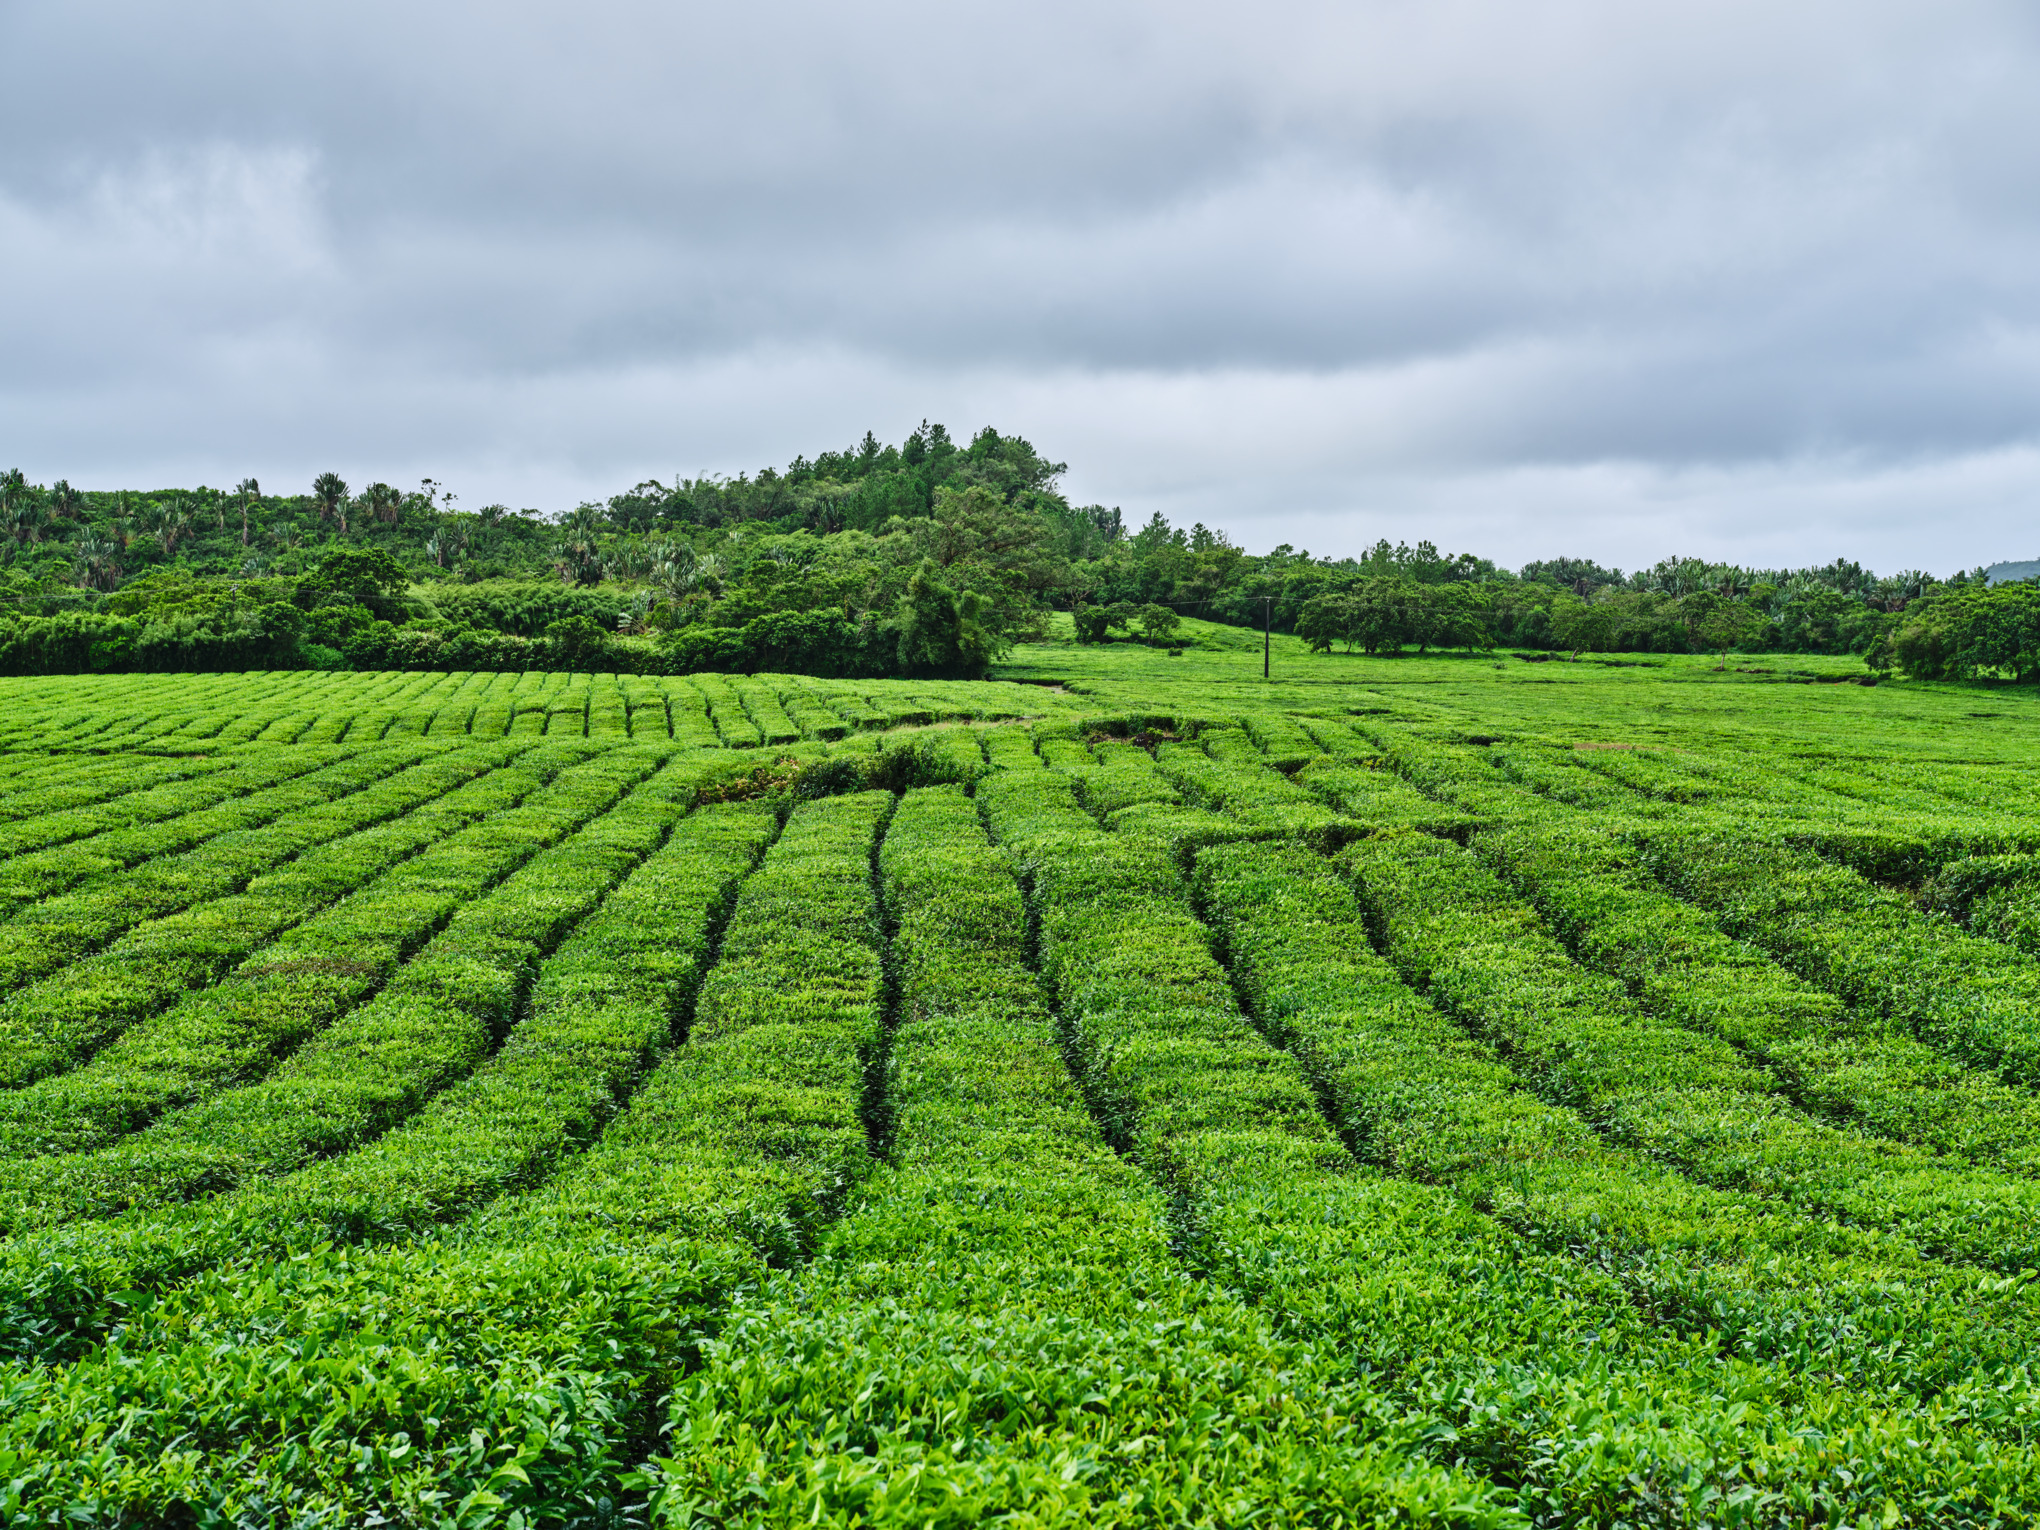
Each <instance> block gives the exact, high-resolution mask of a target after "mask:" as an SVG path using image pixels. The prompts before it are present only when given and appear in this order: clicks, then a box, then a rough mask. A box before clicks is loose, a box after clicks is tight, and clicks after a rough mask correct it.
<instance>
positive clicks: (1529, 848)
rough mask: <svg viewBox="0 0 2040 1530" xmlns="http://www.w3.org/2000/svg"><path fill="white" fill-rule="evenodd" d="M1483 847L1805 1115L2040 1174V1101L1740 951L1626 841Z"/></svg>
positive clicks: (1677, 1014) (1518, 833)
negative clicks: (1766, 1076) (1759, 1070)
mask: <svg viewBox="0 0 2040 1530" xmlns="http://www.w3.org/2000/svg"><path fill="white" fill-rule="evenodd" d="M1474 846H1475V848H1476V849H1477V850H1478V851H1479V852H1480V854H1481V855H1482V857H1483V858H1484V859H1486V860H1487V861H1489V862H1490V863H1491V864H1492V865H1494V866H1495V868H1496V869H1497V870H1498V871H1500V872H1501V874H1502V875H1503V876H1504V877H1505V878H1507V879H1508V881H1509V882H1510V883H1511V884H1512V885H1513V886H1514V887H1515V888H1516V889H1517V890H1518V891H1519V892H1521V893H1522V894H1523V895H1524V896H1525V897H1527V898H1528V899H1529V900H1530V901H1531V902H1532V903H1533V904H1534V905H1535V906H1536V908H1537V910H1538V912H1539V913H1541V914H1542V915H1543V916H1544V918H1545V920H1546V921H1547V922H1548V924H1549V925H1550V927H1551V929H1552V931H1553V933H1554V934H1556V935H1557V936H1558V938H1559V939H1560V940H1561V941H1563V942H1564V944H1565V946H1566V949H1567V950H1568V951H1570V952H1571V953H1572V954H1573V955H1574V956H1575V957H1576V958H1577V959H1578V960H1580V961H1581V962H1583V963H1585V964H1586V965H1587V966H1589V967H1591V968H1594V969H1595V970H1597V971H1600V972H1604V973H1607V974H1608V975H1609V976H1611V977H1614V978H1617V979H1619V980H1621V982H1622V983H1623V984H1624V985H1625V986H1626V987H1627V988H1628V989H1629V991H1630V993H1631V994H1633V995H1634V996H1635V997H1636V998H1637V999H1638V1000H1639V1001H1640V1002H1641V1003H1642V1004H1643V1005H1644V1007H1645V1008H1647V1009H1649V1010H1650V1011H1651V1012H1652V1013H1654V1014H1657V1015H1661V1016H1663V1017H1664V1018H1666V1019H1669V1020H1672V1021H1675V1022H1677V1023H1678V1024H1680V1025H1683V1026H1685V1027H1687V1028H1688V1029H1690V1030H1694V1031H1699V1032H1703V1033H1707V1034H1712V1035H1716V1036H1719V1037H1721V1038H1722V1039H1723V1040H1725V1041H1727V1042H1730V1043H1732V1044H1733V1045H1735V1046H1736V1047H1738V1048H1741V1049H1743V1050H1745V1051H1746V1052H1748V1053H1749V1054H1750V1055H1751V1056H1752V1057H1754V1058H1755V1059H1757V1060H1758V1061H1760V1062H1761V1063H1763V1064H1764V1066H1765V1067H1766V1068H1767V1069H1768V1070H1769V1072H1770V1073H1771V1075H1772V1076H1774V1077H1776V1078H1777V1079H1778V1080H1779V1081H1780V1083H1781V1084H1782V1085H1783V1087H1784V1088H1785V1090H1786V1092H1787V1093H1788V1094H1789V1095H1790V1096H1791V1097H1792V1098H1793V1099H1794V1100H1795V1101H1797V1102H1798V1103H1799V1104H1801V1105H1802V1106H1804V1107H1805V1108H1807V1109H1809V1110H1812V1111H1814V1112H1816V1113H1817V1114H1819V1115H1822V1116H1826V1117H1829V1118H1832V1119H1834V1120H1837V1121H1846V1122H1853V1123H1856V1124H1858V1125H1860V1126H1861V1127H1862V1128H1864V1129H1865V1130H1867V1131H1870V1132H1874V1133H1877V1134H1880V1135H1883V1136H1887V1137H1892V1138H1896V1139H1898V1140H1899V1141H1904V1142H1914V1143H1918V1144H1920V1145H1922V1146H1925V1147H1927V1148H1930V1149H1932V1150H1934V1151H1936V1152H1942V1153H1955V1154H1959V1155H1961V1156H1963V1157H1966V1158H1969V1159H1972V1160H1975V1161H1978V1162H1982V1163H1988V1164H1991V1165H1994V1166H1997V1167H2001V1168H2005V1169H2010V1170H2013V1171H2016V1172H2018V1173H2021V1174H2040V1100H2035V1099H2034V1098H2033V1097H2032V1096H2031V1095H2030V1094H2028V1093H2026V1092H2025V1091H2024V1090H2020V1089H2014V1088H2010V1087H2008V1086H2006V1085H2005V1084H2002V1083H2000V1082H1999V1081H1998V1080H1997V1079H1995V1078H1992V1077H1990V1076H1988V1075H1986V1074H1981V1073H1977V1072H1975V1071H1973V1070H1972V1069H1969V1068H1966V1067H1963V1066H1962V1065H1960V1064H1959V1063H1955V1062H1952V1061H1950V1060H1949V1059H1948V1058H1946V1057H1944V1056H1942V1055H1941V1054H1940V1053H1939V1052H1937V1051H1935V1050H1934V1049H1933V1048H1931V1047H1928V1046H1926V1045H1925V1044H1923V1043H1922V1042H1920V1041H1918V1040H1917V1039H1916V1038H1914V1037H1913V1035H1912V1034H1911V1033H1910V1032H1909V1031H1907V1030H1905V1029H1903V1028H1902V1027H1900V1026H1898V1025H1896V1024H1895V1023H1894V1022H1892V1021H1891V1020H1889V1019H1886V1018H1884V1017H1882V1016H1878V1015H1875V1014H1872V1013H1866V1012H1862V1011H1857V1010H1852V1009H1850V1008H1849V1007H1848V1006H1847V1005H1845V1004H1843V1003H1842V1002H1841V1001H1840V1000H1839V999H1837V998H1835V997H1834V995H1832V994H1830V993H1827V992H1825V991H1824V990H1822V989H1820V988H1817V987H1815V986H1814V985H1812V984H1811V983H1808V982H1806V981H1804V980H1803V979H1800V978H1797V977H1794V976H1793V975H1792V974H1791V973H1789V972H1787V971H1786V970H1785V969H1784V968H1782V967H1780V966H1778V965H1777V964H1776V963H1775V962H1773V961H1771V960H1770V959H1769V958H1767V957H1766V956H1764V955H1763V954H1762V953H1761V952H1760V951H1758V950H1756V949H1755V948H1753V947H1751V946H1749V945H1746V944H1744V943H1743V942H1741V941H1737V940H1732V939H1730V938H1729V937H1728V936H1726V935H1724V934H1722V933H1721V931H1720V929H1719V928H1718V927H1716V925H1715V924H1714V922H1713V920H1711V919H1710V918H1709V917H1708V916H1707V915H1706V914H1705V913H1703V912H1701V911H1700V910H1698V909H1695V908H1694V907H1692V906H1691V905H1690V904H1686V903H1682V902H1680V901H1679V900H1678V899H1676V898H1673V897H1671V896H1670V895H1668V894H1667V893H1666V892H1665V891H1664V890H1663V889H1662V887H1660V886H1659V884H1658V883H1657V882H1656V880H1655V879H1654V878H1652V877H1651V876H1650V874H1649V873H1648V872H1647V871H1645V870H1644V869H1643V867H1642V864H1641V861H1640V858H1639V856H1638V855H1637V853H1636V851H1635V849H1634V848H1633V847H1632V846H1631V845H1629V844H1627V843H1626V842H1624V841H1623V840H1621V839H1618V838H1616V837H1614V836H1612V835H1609V834H1606V833H1603V832H1601V831H1599V830H1596V829H1591V828H1586V827H1580V828H1562V827H1557V826H1554V827H1552V828H1548V829H1545V828H1539V829H1507V828H1496V829H1490V830H1487V831H1484V832H1483V833H1482V834H1481V835H1480V836H1479V838H1478V839H1477V840H1475V842H1474ZM1958 864H1961V863H1958Z"/></svg>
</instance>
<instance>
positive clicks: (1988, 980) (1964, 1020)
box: [1642, 828, 2040, 1088]
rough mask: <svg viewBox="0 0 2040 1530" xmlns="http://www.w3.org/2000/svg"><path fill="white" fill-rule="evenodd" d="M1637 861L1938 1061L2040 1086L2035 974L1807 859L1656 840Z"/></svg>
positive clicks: (1711, 840)
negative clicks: (1928, 1049) (1940, 1057)
mask: <svg viewBox="0 0 2040 1530" xmlns="http://www.w3.org/2000/svg"><path fill="white" fill-rule="evenodd" d="M1642 848H1643V856H1644V862H1645V864H1646V865H1647V866H1649V868H1650V869H1651V871H1652V872H1653V873H1654V874H1655V875H1656V876H1657V877H1658V878H1659V879H1660V880H1661V881H1662V882H1663V883H1664V885H1665V886H1667V887H1668V888H1670V889H1671V890H1672V891H1673V892H1675V893H1677V894H1678V895H1679V896H1680V897H1682V898H1685V899H1687V900H1689V901H1691V902H1694V903H1698V904H1699V905H1700V906H1702V907H1703V908H1706V909H1708V910H1709V911H1710V912H1712V913H1713V914H1714V915H1715V917H1716V918H1717V919H1719V920H1720V922H1721V927H1722V928H1723V929H1724V930H1726V931H1727V932H1728V933H1729V934H1731V935H1733V936H1736V937H1737V938H1738V939H1742V940H1747V941H1749V942H1750V943H1751V944H1753V945H1755V946H1758V947H1760V948H1761V949H1763V950H1765V951H1767V952H1769V953H1770V954H1771V955H1772V956H1773V957H1774V958H1776V959H1777V960H1778V961H1779V962H1780V963H1782V964H1783V965H1784V966H1785V967H1787V968H1789V969H1791V970H1792V971H1793V972H1796V973H1797V974H1798V975H1799V976H1801V977H1802V978H1805V979H1806V980H1807V981H1808V982H1811V983H1815V984H1818V985H1819V986H1820V987H1822V988H1825V989H1827V990H1829V991H1830V992H1832V993H1834V994H1836V995H1838V996H1839V997H1841V998H1843V999H1845V1000H1847V1001H1848V1002H1849V1003H1851V1004H1854V1005H1857V1006H1859V1007H1862V1008H1864V1009H1867V1010H1869V1011H1871V1012H1873V1013H1875V1014H1878V1015H1881V1016H1883V1017H1885V1018H1886V1019H1888V1020H1890V1021H1892V1022H1893V1023H1895V1024H1897V1025H1900V1026H1903V1027H1905V1028H1907V1029H1910V1030H1911V1031H1912V1032H1913V1033H1914V1034H1915V1035H1916V1036H1918V1037H1919V1038H1920V1039H1921V1040H1922V1041H1924V1042H1926V1043H1927V1044H1928V1045H1930V1046H1932V1047H1935V1048H1937V1049H1938V1050H1940V1051H1942V1052H1945V1053H1946V1054H1947V1055H1949V1056H1950V1057H1953V1058H1956V1059H1957V1060H1959V1061H1961V1062H1964V1063H1967V1064H1969V1065H1970V1066H1971V1067H1975V1068H1979V1069H1982V1070H1984V1071H1987V1072H1996V1073H1997V1074H1999V1075H2000V1076H2002V1077H2003V1078H2004V1079H2006V1080H2007V1081H2008V1082H2011V1083H2014V1084H2019V1085H2023V1086H2026V1087H2028V1088H2030V1087H2032V1086H2034V1085H2035V1084H2040V968H2036V967H2035V966H2034V964H2033V962H2032V961H2031V960H2030V959H2029V958H2027V957H2026V956H2024V955H2023V954H2022V953H2020V952H2018V951H2015V950H2011V949H2008V948H2007V947H2006V946H2004V945H2001V944H1999V943H1998V942H1996V941H1994V940H1986V939H1981V938H1978V937H1977V936H1974V935H1969V934H1966V933H1964V932H1963V930H1962V929H1961V928H1960V927H1959V926H1957V925H1956V924H1954V923H1953V922H1952V921H1950V920H1949V919H1947V918H1946V917H1945V916H1942V915H1938V914H1930V913H1923V912H1921V910H1920V909H1919V908H1918V907H1917V906H1916V905H1915V904H1914V903H1913V901H1912V900H1911V899H1909V898H1906V897H1904V896H1902V895H1900V894H1897V893H1893V892H1888V891H1886V890H1885V889H1883V888H1881V887H1878V886H1877V885H1875V884H1874V883H1872V882H1870V881H1868V880H1867V879H1866V878H1864V877H1862V876H1861V875H1859V874H1858V873H1856V872H1854V871H1850V870H1848V869H1847V868H1845V867H1840V866H1833V865H1830V864H1828V863H1827V862H1825V861H1823V860H1822V859H1821V858H1820V857H1819V856H1817V855H1815V854H1814V853H1813V852H1811V851H1808V850H1800V849H1795V848H1792V847H1789V846H1781V845H1777V844H1772V843H1765V842H1764V841H1762V840H1757V839H1751V838H1750V837H1748V836H1746V835H1736V834H1732V833H1728V832H1724V831H1721V830H1710V829H1706V828H1702V829H1699V830H1688V831H1685V832H1678V831H1675V830H1667V831H1664V832H1661V833H1659V834H1657V835H1654V836H1652V837H1651V838H1650V839H1649V840H1648V841H1647V842H1646V843H1645V844H1644V845H1643V847H1642Z"/></svg>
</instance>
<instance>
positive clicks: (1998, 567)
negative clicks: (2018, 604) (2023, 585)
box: [1983, 558, 2040, 584]
mask: <svg viewBox="0 0 2040 1530" xmlns="http://www.w3.org/2000/svg"><path fill="white" fill-rule="evenodd" d="M1983 577H1984V579H1985V580H1986V581H1987V582H1989V583H1991V584H2010V583H2011V582H2012V581H2013V580H2015V579H2040V558H2033V559H2029V560H2028V561H2027V562H2024V563H1993V564H1992V565H1991V566H1990V567H1989V568H1987V569H1985V570H1984V571H1983Z"/></svg>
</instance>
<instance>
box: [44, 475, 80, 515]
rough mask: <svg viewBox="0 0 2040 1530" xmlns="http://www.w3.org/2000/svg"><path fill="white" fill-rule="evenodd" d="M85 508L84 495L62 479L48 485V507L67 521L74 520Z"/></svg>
mask: <svg viewBox="0 0 2040 1530" xmlns="http://www.w3.org/2000/svg"><path fill="white" fill-rule="evenodd" d="M84 508H85V496H84V495H83V494H81V493H79V492H78V491H77V490H76V489H74V488H72V487H71V485H70V484H69V483H68V482H66V481H65V480H64V479H61V478H59V479H58V480H57V481H56V482H55V483H53V484H51V485H50V509H51V510H52V511H54V512H55V513H56V514H58V515H61V516H62V517H63V518H64V519H65V520H67V521H75V520H77V519H78V517H79V515H80V513H81V512H82V511H83V510H84Z"/></svg>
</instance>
